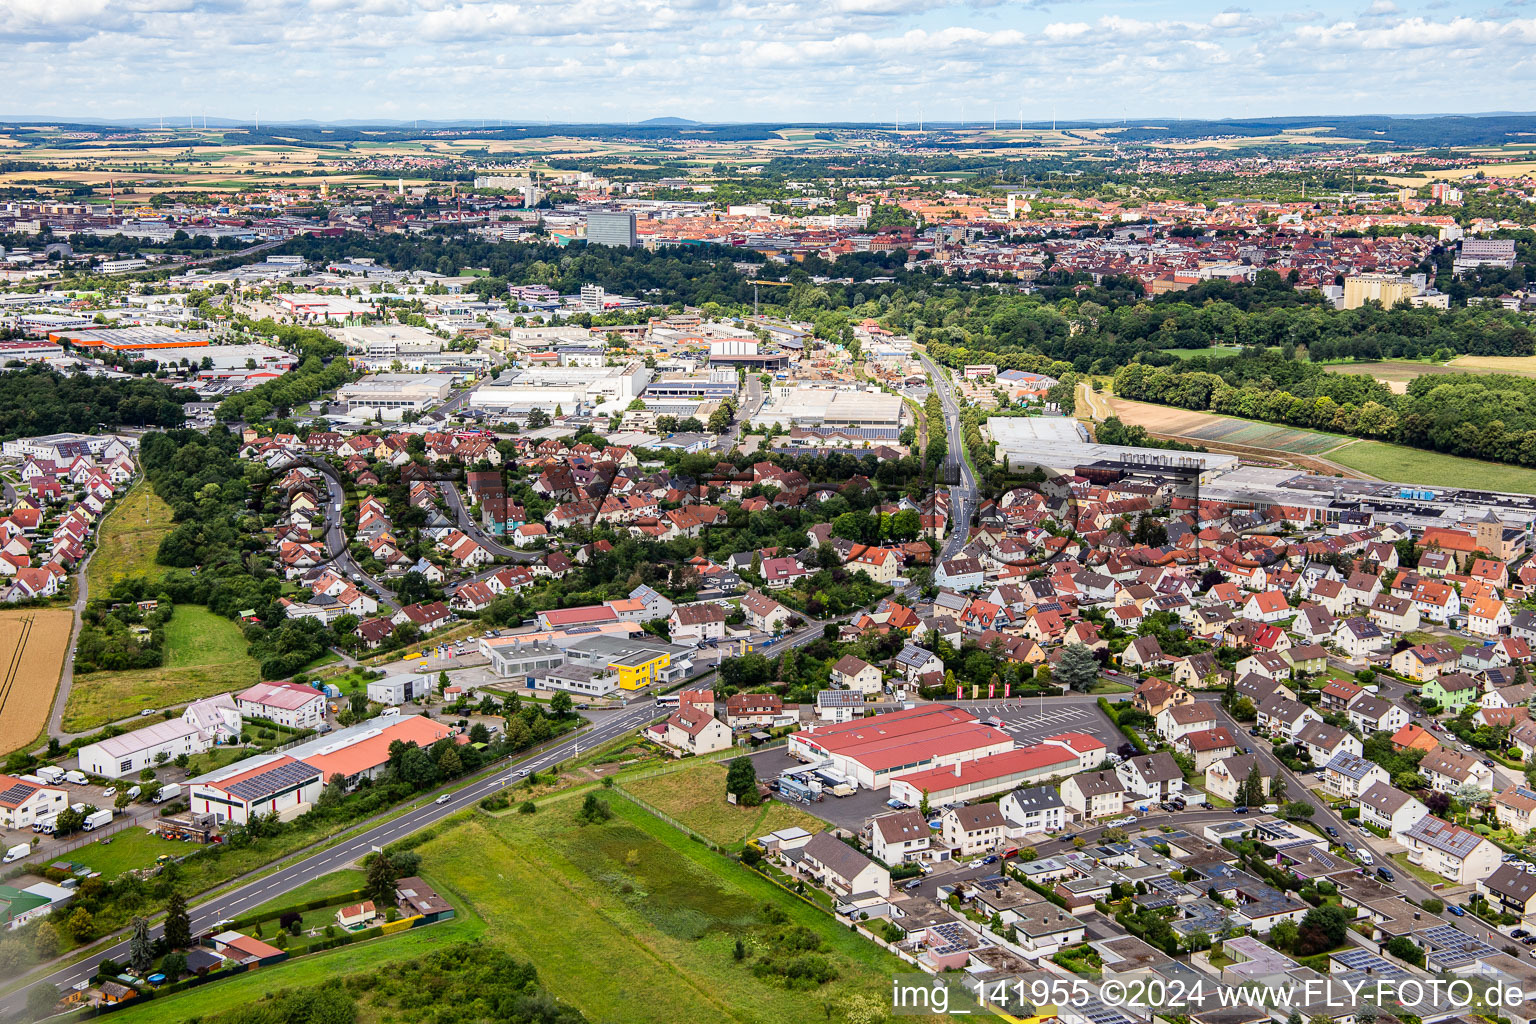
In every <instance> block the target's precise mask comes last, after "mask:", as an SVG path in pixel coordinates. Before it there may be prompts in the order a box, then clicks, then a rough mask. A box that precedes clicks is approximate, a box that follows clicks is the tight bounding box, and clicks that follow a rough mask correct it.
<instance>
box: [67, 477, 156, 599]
mask: <svg viewBox="0 0 1536 1024" xmlns="http://www.w3.org/2000/svg"><path fill="white" fill-rule="evenodd" d="M170 532H171V506H169V505H167V504H166V503H165V502H164V501H162V500H161V499H160V496H159V495H158V494H156V493H155V491H154V488H152V487H150V486H149V484H148V483H147V482H145V481H143V480H140V481H139V482H138V483H136V484H134V485H133V487H132V488H130V489H129V491H128V493H127V494H125V495H123V498H122V500H121V501H119V502H118V503H117V505H116V506H114V507H113V509H112V511H111V512H109V513H108V514H107V518H106V520H105V521H104V522H103V523H102V524H101V535H100V536H99V537H98V538H97V541H96V550H95V552H94V553H92V555H91V562H90V566H89V567H88V568H87V570H86V588H87V593H88V594H90V595H92V596H98V595H102V594H105V593H106V590H107V588H108V587H110V586H111V585H112V583H113V582H115V581H117V580H119V579H122V578H123V577H125V576H147V577H150V578H152V579H153V578H158V577H159V576H160V574H161V573H162V572H163V571H164V570H163V569H161V568H160V566H158V565H156V564H155V553H156V552H157V551H159V550H160V541H161V539H162V538H163V537H165V535H166V534H168V533H170Z"/></svg>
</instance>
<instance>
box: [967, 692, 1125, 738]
mask: <svg viewBox="0 0 1536 1024" xmlns="http://www.w3.org/2000/svg"><path fill="white" fill-rule="evenodd" d="M948 703H950V704H952V705H953V706H955V707H958V708H964V709H965V710H966V711H969V712H970V713H971V714H973V715H975V716H976V717H977V718H983V719H985V718H1000V719H1002V722H1003V724H1002V725H1001V726H1000V728H1001V729H1002V730H1003V731H1004V732H1006V733H1007V734H1008V735H1009V736H1011V737H1012V738H1013V741H1014V742H1015V743H1018V744H1019V745H1020V746H1024V745H1027V744H1030V743H1039V742H1040V741H1041V740H1042V739H1044V738H1045V737H1047V736H1054V735H1056V734H1057V733H1063V732H1085V733H1087V734H1089V735H1090V736H1094V737H1096V738H1097V739H1099V740H1100V741H1102V742H1103V743H1104V744H1105V745H1106V746H1107V747H1109V749H1110V750H1114V749H1115V748H1116V747H1118V746H1119V745H1120V744H1121V743H1122V742H1123V741H1124V737H1122V736H1121V735H1120V731H1119V730H1118V729H1116V728H1115V727H1114V725H1113V724H1112V723H1111V722H1110V720H1109V718H1108V717H1106V716H1105V714H1104V712H1103V711H1100V710H1099V706H1098V704H1097V703H1087V702H1078V701H1073V702H1071V703H1068V702H1066V701H1064V700H1060V699H1057V700H1046V701H1041V700H1040V699H1039V698H1037V697H1016V698H1014V699H1013V700H1007V701H1003V700H997V701H991V700H983V701H969V700H968V701H949V702H948Z"/></svg>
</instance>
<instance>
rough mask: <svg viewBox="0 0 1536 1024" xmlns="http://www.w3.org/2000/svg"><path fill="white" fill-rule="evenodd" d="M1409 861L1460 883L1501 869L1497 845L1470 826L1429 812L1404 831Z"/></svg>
mask: <svg viewBox="0 0 1536 1024" xmlns="http://www.w3.org/2000/svg"><path fill="white" fill-rule="evenodd" d="M1399 841H1400V842H1402V844H1403V846H1404V847H1405V848H1406V849H1407V852H1408V863H1410V864H1416V865H1418V866H1419V867H1422V868H1425V869H1426V870H1429V871H1433V872H1434V873H1435V874H1437V875H1441V876H1443V877H1445V878H1448V879H1450V880H1451V881H1452V882H1455V883H1457V884H1459V885H1471V884H1473V883H1474V882H1480V881H1482V880H1483V879H1485V878H1487V877H1488V876H1489V875H1491V874H1493V873H1494V871H1495V870H1497V869H1498V866H1499V859H1500V851H1499V848H1498V847H1497V846H1495V845H1494V844H1493V843H1491V842H1489V841H1488V840H1487V839H1484V838H1483V837H1482V836H1479V835H1477V834H1476V833H1475V832H1472V831H1471V830H1470V829H1465V828H1462V827H1461V826H1460V825H1453V824H1451V823H1450V822H1448V821H1446V820H1444V819H1443V818H1437V817H1435V816H1434V815H1432V814H1431V815H1427V816H1425V817H1423V818H1420V819H1419V820H1418V821H1417V822H1415V823H1414V824H1413V825H1412V827H1410V828H1409V829H1408V830H1407V831H1405V832H1403V833H1401V835H1400V836H1399Z"/></svg>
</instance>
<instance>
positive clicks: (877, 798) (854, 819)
mask: <svg viewBox="0 0 1536 1024" xmlns="http://www.w3.org/2000/svg"><path fill="white" fill-rule="evenodd" d="M752 764H753V766H754V767H755V768H756V769H757V777H758V778H759V779H760V780H762V781H764V782H767V781H768V780H769V779H772V778H774V777H776V776H777V775H778V774H779V772H781V771H783V770H784V769H786V768H803V767H805V766H804V764H802V763H801V762H800V761H797V760H795V759H794V758H793V757H790V756H789V754H787V753H785V751H784V748H783V747H775V748H774V749H773V750H764V751H762V752H760V753H757V754H753V755H752ZM890 798H891V794H890V791H889V790H885V789H862V788H861V789H860V790H859V791H858V792H857V793H854V794H853V795H852V796H844V797H836V796H832V795H831V794H827V795H825V796H824V797H823V798H822V799H821V800H819V801H817V802H816V803H813V804H799V803H794V802H791V801H786V802H787V803H790V805H791V806H793V807H804V808H805V810H807V811H809V812H810V813H812V814H814V815H816V817H818V818H821V819H823V820H824V821H829V822H831V823H832V824H834V825H841V826H842V827H843V828H846V829H848V830H849V831H850V832H857V831H858V830H859V829H861V828H863V827H864V823H865V822H866V821H868V820H869V819H870V818H872V817H874V816H875V815H876V814H880V813H882V812H883V811H888V810H890V808H889V807H886V806H885V802H886V801H887V800H889V799H890Z"/></svg>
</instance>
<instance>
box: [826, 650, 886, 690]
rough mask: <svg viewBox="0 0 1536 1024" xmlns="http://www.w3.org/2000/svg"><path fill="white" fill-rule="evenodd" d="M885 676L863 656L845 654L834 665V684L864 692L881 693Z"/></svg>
mask: <svg viewBox="0 0 1536 1024" xmlns="http://www.w3.org/2000/svg"><path fill="white" fill-rule="evenodd" d="M882 682H883V677H882V676H881V673H880V670H879V669H878V668H876V667H875V666H874V665H871V664H870V663H869V662H867V661H864V660H863V659H861V658H856V657H854V656H853V655H851V654H847V655H844V656H843V657H841V658H839V659H838V660H837V663H836V664H834V665H833V666H832V685H833V686H841V687H844V688H846V689H849V690H857V691H858V692H860V693H863V694H872V693H879V692H880V689H881V685H882Z"/></svg>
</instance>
